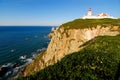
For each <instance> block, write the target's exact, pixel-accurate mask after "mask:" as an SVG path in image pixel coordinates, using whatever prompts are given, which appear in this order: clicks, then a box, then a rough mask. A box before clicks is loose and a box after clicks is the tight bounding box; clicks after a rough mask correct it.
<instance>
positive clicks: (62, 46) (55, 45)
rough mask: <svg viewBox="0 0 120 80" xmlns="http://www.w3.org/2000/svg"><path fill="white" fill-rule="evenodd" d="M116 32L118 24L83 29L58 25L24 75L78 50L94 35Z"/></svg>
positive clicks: (109, 34)
mask: <svg viewBox="0 0 120 80" xmlns="http://www.w3.org/2000/svg"><path fill="white" fill-rule="evenodd" d="M118 34H120V27H119V26H107V27H102V26H101V25H97V26H96V27H91V28H84V29H64V27H60V28H58V29H57V30H56V31H54V32H53V33H51V34H50V36H51V37H52V38H51V41H50V43H49V46H48V48H47V50H46V51H45V52H43V53H41V54H40V55H38V57H37V58H36V59H35V60H34V61H33V62H32V63H31V64H29V65H28V66H27V67H26V69H25V71H24V76H28V75H30V74H33V73H34V72H37V71H39V70H41V69H43V68H45V67H46V66H48V65H52V64H54V63H56V62H57V61H59V60H60V59H61V58H63V57H64V56H65V55H67V54H70V53H73V52H77V51H79V50H80V49H82V47H80V46H81V45H82V44H83V43H84V42H86V41H88V40H90V39H92V38H94V37H96V36H105V35H108V36H115V35H118Z"/></svg>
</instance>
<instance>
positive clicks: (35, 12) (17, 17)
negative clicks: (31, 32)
mask: <svg viewBox="0 0 120 80" xmlns="http://www.w3.org/2000/svg"><path fill="white" fill-rule="evenodd" d="M88 8H92V10H93V14H97V13H102V12H104V13H108V14H110V15H111V16H114V17H119V18H120V0H0V25H60V24H62V23H64V22H67V21H70V20H74V19H76V18H80V17H82V16H83V15H85V14H86V13H87V10H88Z"/></svg>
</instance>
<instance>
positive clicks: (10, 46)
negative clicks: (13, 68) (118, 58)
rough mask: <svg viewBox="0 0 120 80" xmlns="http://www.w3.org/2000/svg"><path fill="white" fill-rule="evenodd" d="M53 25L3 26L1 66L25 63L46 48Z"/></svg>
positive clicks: (0, 35) (0, 47)
mask: <svg viewBox="0 0 120 80" xmlns="http://www.w3.org/2000/svg"><path fill="white" fill-rule="evenodd" d="M51 28H52V27H51V26H1V27H0V67H3V66H6V65H8V66H9V65H13V64H15V63H17V64H18V65H24V64H25V63H27V62H29V61H30V60H31V59H32V58H33V57H35V56H36V55H37V54H39V53H40V52H41V51H42V50H45V49H46V48H47V46H48V43H49V41H50V39H49V38H48V34H49V33H50V32H51Z"/></svg>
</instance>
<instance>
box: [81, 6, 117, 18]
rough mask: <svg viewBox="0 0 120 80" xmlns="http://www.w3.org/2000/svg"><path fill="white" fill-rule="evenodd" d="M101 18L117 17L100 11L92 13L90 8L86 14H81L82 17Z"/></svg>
mask: <svg viewBox="0 0 120 80" xmlns="http://www.w3.org/2000/svg"><path fill="white" fill-rule="evenodd" d="M102 18H112V19H117V18H115V17H113V16H110V15H108V14H107V13H101V14H97V15H92V9H91V8H89V9H88V13H87V15H85V16H83V17H82V19H102Z"/></svg>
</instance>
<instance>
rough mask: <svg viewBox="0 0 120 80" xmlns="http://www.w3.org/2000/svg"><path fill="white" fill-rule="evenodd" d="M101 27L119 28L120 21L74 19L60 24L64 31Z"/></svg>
mask: <svg viewBox="0 0 120 80" xmlns="http://www.w3.org/2000/svg"><path fill="white" fill-rule="evenodd" d="M97 25H101V26H104V27H106V26H120V19H109V18H106V19H76V20H73V21H70V22H67V23H64V24H62V25H61V26H60V27H64V28H65V29H79V28H80V29H83V28H89V27H96V26H97Z"/></svg>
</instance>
